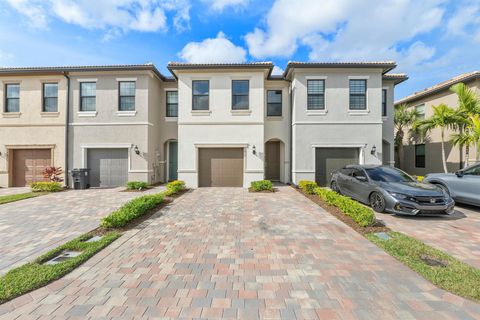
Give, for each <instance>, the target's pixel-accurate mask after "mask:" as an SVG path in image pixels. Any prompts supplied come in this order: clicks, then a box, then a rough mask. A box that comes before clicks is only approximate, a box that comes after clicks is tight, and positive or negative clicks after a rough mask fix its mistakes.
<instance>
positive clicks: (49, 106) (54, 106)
mask: <svg viewBox="0 0 480 320" xmlns="http://www.w3.org/2000/svg"><path fill="white" fill-rule="evenodd" d="M42 111H43V112H57V111H58V83H44V84H43V107H42Z"/></svg>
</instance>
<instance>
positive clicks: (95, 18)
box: [7, 0, 190, 38]
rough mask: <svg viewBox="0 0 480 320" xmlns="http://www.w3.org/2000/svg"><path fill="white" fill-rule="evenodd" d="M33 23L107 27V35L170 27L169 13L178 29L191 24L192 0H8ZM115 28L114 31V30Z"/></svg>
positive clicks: (40, 25)
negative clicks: (55, 20) (50, 20)
mask: <svg viewBox="0 0 480 320" xmlns="http://www.w3.org/2000/svg"><path fill="white" fill-rule="evenodd" d="M7 1H8V3H9V4H10V5H11V6H12V7H13V8H14V9H16V10H17V11H18V12H19V13H21V14H23V15H25V16H26V17H27V18H28V19H29V21H30V23H31V24H32V26H34V27H39V28H41V27H45V26H47V22H48V21H47V20H48V18H49V17H55V18H58V19H60V20H62V21H64V22H66V23H70V24H75V25H79V26H81V27H83V28H86V29H102V30H106V31H107V34H106V35H105V38H111V36H112V34H116V35H118V34H119V33H122V32H127V31H130V30H135V31H143V32H155V31H165V30H167V29H168V25H167V13H171V14H172V15H173V17H172V19H173V25H174V26H175V28H176V29H177V30H183V29H185V28H187V27H188V23H189V19H190V15H189V9H190V4H189V2H188V0H76V1H74V0H7ZM112 30H113V31H112Z"/></svg>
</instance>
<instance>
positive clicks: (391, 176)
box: [365, 167, 415, 182]
mask: <svg viewBox="0 0 480 320" xmlns="http://www.w3.org/2000/svg"><path fill="white" fill-rule="evenodd" d="M365 171H367V174H368V176H369V177H370V179H372V180H373V181H380V182H415V180H414V179H413V178H412V177H410V176H409V175H408V174H406V173H405V172H403V171H401V170H398V169H395V168H391V167H375V168H366V169H365Z"/></svg>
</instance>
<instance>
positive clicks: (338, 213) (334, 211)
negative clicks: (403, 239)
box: [293, 187, 390, 235]
mask: <svg viewBox="0 0 480 320" xmlns="http://www.w3.org/2000/svg"><path fill="white" fill-rule="evenodd" d="M293 188H294V189H295V190H297V192H299V193H301V194H303V195H304V196H305V197H307V198H308V199H310V200H312V201H313V202H315V203H316V204H318V205H319V206H320V207H322V208H323V209H325V211H327V212H328V213H330V214H331V215H332V216H334V217H335V218H337V219H338V220H340V221H342V222H343V223H345V224H346V225H348V226H349V227H350V228H352V229H353V230H355V231H357V232H358V233H360V234H361V235H365V234H367V233H372V232H388V231H390V229H389V228H388V227H386V226H384V225H383V224H382V223H381V222H379V221H378V220H377V222H376V223H375V225H373V226H368V227H361V226H359V225H358V224H357V223H356V222H355V221H354V220H353V219H352V218H350V217H349V216H347V215H346V214H345V213H343V212H342V210H340V209H338V208H337V207H334V206H331V205H329V204H328V203H326V202H325V201H323V200H322V199H320V197H319V196H317V195H315V194H305V193H303V192H302V190H300V189H298V188H295V187H293Z"/></svg>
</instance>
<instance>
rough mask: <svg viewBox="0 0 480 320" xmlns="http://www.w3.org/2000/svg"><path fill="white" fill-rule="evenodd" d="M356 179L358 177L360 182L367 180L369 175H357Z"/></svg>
mask: <svg viewBox="0 0 480 320" xmlns="http://www.w3.org/2000/svg"><path fill="white" fill-rule="evenodd" d="M355 179H357V180H358V181H360V182H367V177H365V176H356V177H355Z"/></svg>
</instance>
